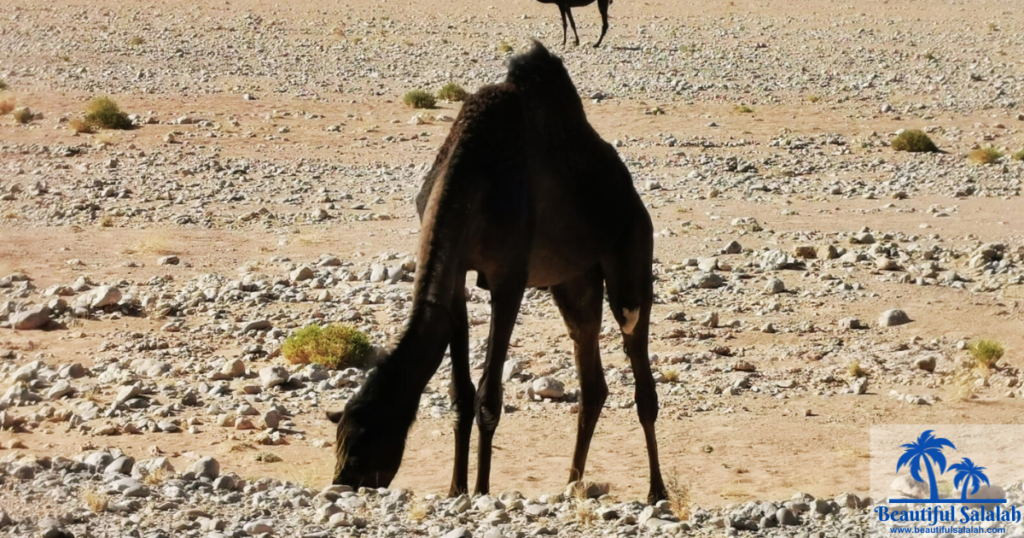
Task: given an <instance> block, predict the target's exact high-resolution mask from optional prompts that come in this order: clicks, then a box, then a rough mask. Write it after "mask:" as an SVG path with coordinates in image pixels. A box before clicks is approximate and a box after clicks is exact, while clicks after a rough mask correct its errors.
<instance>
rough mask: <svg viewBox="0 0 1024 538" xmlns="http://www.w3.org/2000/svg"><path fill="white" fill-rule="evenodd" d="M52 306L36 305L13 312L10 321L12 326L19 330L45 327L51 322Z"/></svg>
mask: <svg viewBox="0 0 1024 538" xmlns="http://www.w3.org/2000/svg"><path fill="white" fill-rule="evenodd" d="M50 314H51V312H50V308H49V307H47V306H45V305H43V306H36V307H33V308H30V309H28V310H23V311H21V312H15V313H14V314H11V317H10V320H9V321H10V323H11V326H12V327H14V328H15V329H16V330H19V331H35V330H39V329H43V328H45V327H46V326H47V325H49V324H50V321H51V320H50Z"/></svg>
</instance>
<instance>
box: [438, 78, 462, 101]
mask: <svg viewBox="0 0 1024 538" xmlns="http://www.w3.org/2000/svg"><path fill="white" fill-rule="evenodd" d="M468 96H469V93H468V92H467V91H466V90H464V89H462V86H459V85H458V84H456V83H454V82H449V83H448V84H445V85H444V86H442V87H441V89H440V90H439V91H438V92H437V98H438V99H444V100H445V101H452V102H456V101H464V100H465V99H466V97H468Z"/></svg>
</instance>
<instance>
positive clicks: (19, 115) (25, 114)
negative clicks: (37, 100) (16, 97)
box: [11, 106, 33, 123]
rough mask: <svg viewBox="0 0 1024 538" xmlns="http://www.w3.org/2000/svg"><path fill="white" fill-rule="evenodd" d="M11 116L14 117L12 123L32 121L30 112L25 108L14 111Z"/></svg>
mask: <svg viewBox="0 0 1024 538" xmlns="http://www.w3.org/2000/svg"><path fill="white" fill-rule="evenodd" d="M11 115H12V116H13V117H14V121H16V122H18V123H28V122H30V121H32V117H33V115H32V110H31V109H29V108H28V107H27V106H23V107H20V108H16V109H14V112H12V113H11Z"/></svg>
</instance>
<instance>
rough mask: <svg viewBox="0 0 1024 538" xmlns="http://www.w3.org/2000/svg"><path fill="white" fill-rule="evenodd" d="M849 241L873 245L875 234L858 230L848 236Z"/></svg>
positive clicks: (856, 243) (855, 243)
mask: <svg viewBox="0 0 1024 538" xmlns="http://www.w3.org/2000/svg"><path fill="white" fill-rule="evenodd" d="M850 243H851V244H854V245H873V244H875V236H873V235H871V232H860V233H857V234H854V235H853V236H852V237H850Z"/></svg>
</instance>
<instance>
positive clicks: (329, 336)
mask: <svg viewBox="0 0 1024 538" xmlns="http://www.w3.org/2000/svg"><path fill="white" fill-rule="evenodd" d="M372 350H373V346H372V345H370V340H369V339H368V338H367V337H366V335H365V334H363V333H362V332H361V331H359V330H358V329H356V328H354V327H351V326H349V325H328V326H326V327H320V326H319V325H315V324H314V325H307V326H305V327H303V328H302V329H299V330H298V331H296V332H295V334H293V335H291V336H289V337H288V338H287V339H286V340H285V341H284V344H282V345H281V353H282V354H283V355H284V358H285V359H287V360H288V362H291V363H293V364H309V363H314V364H321V365H323V366H325V367H327V368H331V369H340V368H363V367H365V366H367V359H369V357H370V352H371V351H372Z"/></svg>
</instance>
